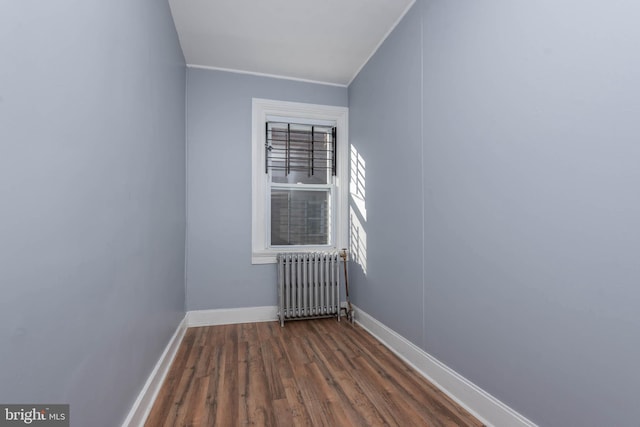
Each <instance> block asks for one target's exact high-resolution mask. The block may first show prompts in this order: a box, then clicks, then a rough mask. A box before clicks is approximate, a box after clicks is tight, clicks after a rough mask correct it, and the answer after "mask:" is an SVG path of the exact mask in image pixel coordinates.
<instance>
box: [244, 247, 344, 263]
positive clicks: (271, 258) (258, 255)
mask: <svg viewBox="0 0 640 427" xmlns="http://www.w3.org/2000/svg"><path fill="white" fill-rule="evenodd" d="M337 250H338V249H336V248H335V247H333V246H320V247H312V248H310V247H306V248H302V247H298V248H291V249H285V248H282V249H275V250H265V251H260V252H253V253H252V254H251V264H275V263H277V262H278V254H280V253H287V252H291V253H294V252H295V253H300V252H331V251H337Z"/></svg>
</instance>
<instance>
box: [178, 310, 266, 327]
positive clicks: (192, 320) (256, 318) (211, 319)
mask: <svg viewBox="0 0 640 427" xmlns="http://www.w3.org/2000/svg"><path fill="white" fill-rule="evenodd" d="M185 319H186V322H187V327H188V328H193V327H197V326H214V325H231V324H235V323H253V322H270V321H274V320H278V307H276V306H275V305H273V306H265V307H242V308H221V309H214V310H194V311H188V312H187V315H186V317H185Z"/></svg>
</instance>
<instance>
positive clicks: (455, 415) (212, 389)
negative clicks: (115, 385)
mask: <svg viewBox="0 0 640 427" xmlns="http://www.w3.org/2000/svg"><path fill="white" fill-rule="evenodd" d="M213 425H218V426H241V425H258V426H297V425H303V426H382V425H392V426H394V425H395V426H456V427H457V426H481V425H482V423H480V422H479V421H478V420H476V419H475V418H473V417H472V416H471V415H469V414H468V413H467V412H466V411H465V410H464V409H462V408H461V407H459V406H458V405H457V404H456V403H454V402H453V401H452V400H451V399H449V398H448V397H447V396H446V395H445V394H444V393H442V392H441V391H439V390H438V389H437V388H435V387H434V386H433V385H431V383H429V382H428V381H427V380H425V379H424V378H423V377H422V376H420V375H419V374H417V373H416V372H415V371H413V370H412V369H411V368H410V367H408V366H407V365H406V364H405V363H403V362H402V361H401V360H400V359H398V358H397V357H396V356H395V355H394V354H393V353H391V352H390V351H389V350H388V349H387V348H386V347H384V346H383V345H382V344H380V343H379V342H378V341H377V340H375V339H374V338H373V337H372V336H371V335H369V334H368V333H367V332H365V331H364V330H363V329H362V328H360V327H359V326H357V325H351V324H350V323H348V322H346V321H342V322H337V321H336V320H335V319H322V320H305V321H296V322H289V323H286V324H285V327H284V328H281V327H280V325H279V324H278V323H277V322H267V323H247V324H241V325H224V326H209V327H201V328H190V329H188V330H187V332H186V334H185V336H184V339H183V341H182V343H181V345H180V348H179V350H178V353H177V355H176V358H175V360H174V363H173V365H172V367H171V369H170V371H169V374H168V376H167V378H166V380H165V383H164V385H163V386H162V390H161V391H160V394H159V395H158V398H157V399H156V402H155V404H154V406H153V409H152V411H151V414H150V415H149V418H148V419H147V422H146V424H145V426H146V427H156V426H213Z"/></svg>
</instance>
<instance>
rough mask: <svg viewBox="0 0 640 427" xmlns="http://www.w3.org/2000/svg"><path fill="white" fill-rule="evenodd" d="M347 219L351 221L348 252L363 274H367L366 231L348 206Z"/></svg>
mask: <svg viewBox="0 0 640 427" xmlns="http://www.w3.org/2000/svg"><path fill="white" fill-rule="evenodd" d="M349 220H350V223H351V230H350V233H349V234H350V236H349V237H350V239H349V240H350V242H349V246H350V247H351V250H350V253H351V256H352V259H353V260H354V261H355V263H356V264H358V265H359V266H360V268H362V271H363V272H364V274H365V275H366V274H367V231H366V230H365V229H364V227H363V226H362V223H361V222H360V218H359V217H358V214H356V212H355V211H354V210H353V207H351V206H350V207H349Z"/></svg>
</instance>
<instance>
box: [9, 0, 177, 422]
mask: <svg viewBox="0 0 640 427" xmlns="http://www.w3.org/2000/svg"><path fill="white" fill-rule="evenodd" d="M184 97H185V67H184V59H183V57H182V54H181V51H180V48H179V45H178V40H177V36H176V34H175V29H174V27H173V23H172V20H171V16H170V13H169V7H168V4H167V3H166V2H162V1H161V2H158V1H152V0H145V1H136V2H131V1H126V0H117V1H97V0H89V1H84V2H71V1H56V2H34V1H3V2H0V295H1V297H0V343H2V344H0V402H2V403H70V404H71V424H72V425H74V426H95V427H107V426H114V425H119V424H120V423H121V422H122V421H123V420H124V417H125V416H126V414H127V412H128V411H129V408H130V406H131V405H132V403H133V401H134V399H135V397H136V396H137V394H138V392H139V391H140V389H141V388H142V386H143V385H144V382H145V381H146V379H147V377H148V375H149V373H150V372H151V370H152V368H153V366H154V364H155V362H156V361H157V360H158V358H159V357H160V354H161V353H162V350H163V349H164V347H165V346H166V344H167V342H168V341H169V339H170V337H171V335H172V334H173V332H174V331H175V329H176V327H177V325H178V323H179V322H180V320H181V319H182V318H183V316H184V233H185V231H184V230H185V190H184V187H185V167H184V164H185V145H184V140H185V138H184V130H185V121H184V108H185V105H184Z"/></svg>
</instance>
